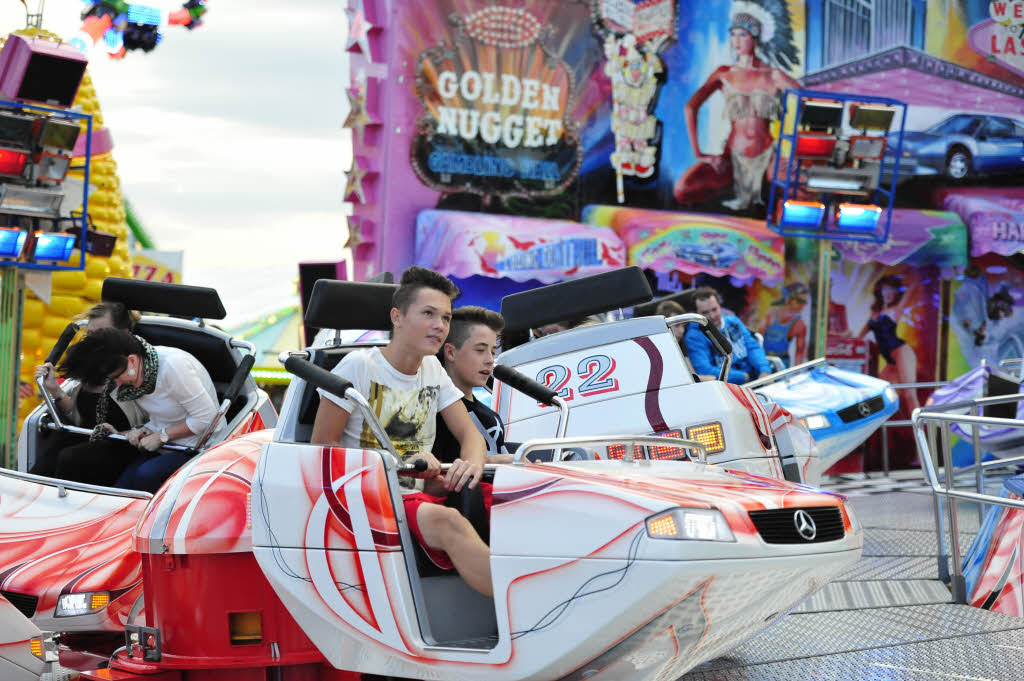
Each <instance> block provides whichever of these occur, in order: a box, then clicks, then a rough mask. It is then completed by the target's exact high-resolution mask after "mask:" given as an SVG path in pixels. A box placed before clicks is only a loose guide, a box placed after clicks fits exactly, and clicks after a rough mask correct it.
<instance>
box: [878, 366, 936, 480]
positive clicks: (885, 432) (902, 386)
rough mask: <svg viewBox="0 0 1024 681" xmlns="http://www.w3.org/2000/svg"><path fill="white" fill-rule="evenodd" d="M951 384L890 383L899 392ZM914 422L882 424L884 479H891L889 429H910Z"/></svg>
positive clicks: (889, 421)
mask: <svg viewBox="0 0 1024 681" xmlns="http://www.w3.org/2000/svg"><path fill="white" fill-rule="evenodd" d="M948 384H949V381H917V382H914V383H890V384H889V385H890V387H891V388H893V389H894V390H896V391H897V393H898V392H899V391H900V390H918V389H920V388H932V389H935V388H942V387H944V386H946V385H948ZM912 424H913V422H912V421H911V420H910V419H899V420H895V419H889V420H888V421H886V422H885V423H883V424H882V427H881V429H880V430H881V436H882V477H885V478H887V477H889V429H890V428H909V427H910V426H911V425H912Z"/></svg>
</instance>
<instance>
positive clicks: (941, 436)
mask: <svg viewBox="0 0 1024 681" xmlns="http://www.w3.org/2000/svg"><path fill="white" fill-rule="evenodd" d="M1020 400H1024V393H1021V394H1017V395H1007V396H999V397H982V398H977V399H974V400H968V401H966V402H960V403H956V404H953V405H941V406H938V407H934V408H932V407H929V408H927V409H921V408H918V409H915V410H914V412H913V414H912V415H911V418H910V421H911V427H912V428H913V434H914V441H915V444H916V445H917V450H918V459H919V460H920V462H921V470H922V472H923V473H924V478H925V482H926V483H927V484H928V485H929V486H930V487H931V489H932V494H933V497H934V501H935V505H934V512H935V531H936V541H937V545H938V554H939V555H938V562H939V575H940V576H942V577H948V578H949V580H950V584H951V587H952V591H953V599H954V601H955V602H957V603H966V602H967V593H966V583H965V580H964V575H963V565H962V556H961V554H960V542H959V539H960V524H959V517H958V515H957V502H958V501H971V502H975V503H977V504H979V508H978V511H979V517H980V516H981V515H982V508H981V506H982V505H983V504H990V505H995V506H1003V507H1006V508H1015V509H1020V510H1024V500H1014V499H1005V498H1003V497H999V496H996V495H992V494H987V493H985V478H984V475H985V471H986V470H989V469H992V468H1002V467H1008V466H1015V465H1016V464H1017V463H1018V462H1019V461H1022V460H1024V456H1019V457H1013V458H1008V459H999V460H996V461H988V462H982V461H981V438H980V433H979V430H978V429H979V428H981V427H984V426H999V427H1003V428H1017V429H1024V420H1021V419H1005V418H997V417H991V416H975V415H971V414H951V413H947V412H948V411H950V410H952V409H964V408H969V409H979V408H981V407H983V406H984V405H986V404H998V403H1007V402H1017V401H1020ZM965 405H966V406H965ZM953 424H966V425H969V426H971V429H970V430H971V434H972V437H971V440H972V444H973V447H974V465H972V466H966V467H963V468H960V469H954V467H953V464H952V461H951V460H950V456H951V447H950V437H951V434H952V433H951V430H950V427H951V426H952V425H953ZM936 440H938V444H936ZM937 466H941V468H942V470H943V473H944V481H943V482H944V483H945V484H943V483H942V482H940V480H939V475H938V470H937ZM972 471H973V472H974V474H975V476H974V477H975V486H976V491H965V490H960V489H955V487H954V485H955V475H956V473H957V472H960V473H969V472H972ZM943 499H946V500H948V502H947V504H946V510H947V516H948V522H949V531H950V545H951V550H952V556H951V557H952V563H953V566H952V569H953V572H952V574H950V573H949V572H948V571H947V568H946V547H945V542H946V535H945V532H944V529H943V524H942V500H943Z"/></svg>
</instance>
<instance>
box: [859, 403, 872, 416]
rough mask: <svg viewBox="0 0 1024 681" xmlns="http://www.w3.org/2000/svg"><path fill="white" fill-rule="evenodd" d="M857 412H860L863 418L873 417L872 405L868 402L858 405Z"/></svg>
mask: <svg viewBox="0 0 1024 681" xmlns="http://www.w3.org/2000/svg"><path fill="white" fill-rule="evenodd" d="M857 411H859V412H860V415H861V416H871V405H870V404H868V403H867V402H861V403H860V404H858V405H857Z"/></svg>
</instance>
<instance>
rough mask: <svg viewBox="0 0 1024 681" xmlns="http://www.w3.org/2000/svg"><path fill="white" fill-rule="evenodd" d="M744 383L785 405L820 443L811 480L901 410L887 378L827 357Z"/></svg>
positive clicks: (762, 394)
mask: <svg viewBox="0 0 1024 681" xmlns="http://www.w3.org/2000/svg"><path fill="white" fill-rule="evenodd" d="M746 387H747V388H749V389H751V390H753V391H754V392H755V393H757V394H758V395H761V396H763V397H764V398H766V399H768V400H771V401H772V402H773V403H775V404H778V405H781V406H782V407H784V408H785V409H786V411H787V412H789V413H790V414H792V416H793V417H795V418H797V419H799V420H800V422H801V423H802V424H803V425H804V426H806V427H807V429H808V430H809V431H810V433H811V436H812V437H813V438H814V444H815V447H816V448H817V457H816V458H815V465H816V470H814V471H813V472H811V471H809V474H808V477H807V478H806V481H807V482H811V483H812V484H813V483H816V482H817V481H818V480H819V479H820V476H821V474H823V473H824V472H825V471H826V470H828V469H829V468H830V467H831V466H832V465H833V464H835V463H836V462H837V461H839V460H840V459H842V458H843V457H844V456H846V455H847V454H849V453H850V452H852V451H853V450H854V449H856V448H857V447H858V446H860V444H861V443H862V442H864V441H865V440H867V439H868V437H870V436H871V434H872V433H874V432H875V431H876V430H878V428H880V427H881V426H882V424H883V423H884V422H885V421H886V420H887V419H888V418H889V417H890V416H892V415H893V414H895V413H896V411H897V410H898V409H899V397H898V396H897V394H896V389H895V388H893V387H892V386H891V385H890V384H889V382H888V381H883V380H882V379H880V378H875V377H874V376H867V375H865V374H860V373H857V372H855V371H847V370H846V369H840V368H838V367H835V366H830V365H829V364H828V363H827V361H826V360H825V359H824V358H819V359H815V360H812V361H810V362H805V363H804V364H799V365H797V366H795V367H791V368H789V369H785V370H783V371H780V372H778V373H775V374H771V375H770V376H765V377H764V378H760V379H758V380H755V381H751V382H750V383H747V384H746Z"/></svg>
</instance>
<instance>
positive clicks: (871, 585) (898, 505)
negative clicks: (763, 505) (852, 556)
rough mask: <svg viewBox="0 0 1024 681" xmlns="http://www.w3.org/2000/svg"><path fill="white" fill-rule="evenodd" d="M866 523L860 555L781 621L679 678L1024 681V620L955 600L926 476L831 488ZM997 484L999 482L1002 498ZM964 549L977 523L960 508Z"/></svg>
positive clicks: (973, 512)
mask: <svg viewBox="0 0 1024 681" xmlns="http://www.w3.org/2000/svg"><path fill="white" fill-rule="evenodd" d="M825 487H826V488H827V489H832V490H834V491H837V492H840V493H842V494H846V495H847V496H849V497H850V501H851V503H852V504H853V507H854V509H855V511H856V512H857V516H858V518H860V521H861V523H862V524H863V525H864V552H863V555H862V557H861V559H860V560H859V561H858V562H857V563H856V564H855V565H853V566H851V567H850V568H849V569H848V570H846V571H845V572H843V573H841V574H840V575H839V576H838V577H837V578H836V579H835V580H834V581H833V582H832V583H830V584H829V585H827V586H826V587H825V588H824V589H822V590H821V591H820V592H818V593H817V594H815V595H814V596H812V597H811V598H809V599H808V600H807V601H805V602H804V603H803V604H802V605H801V606H800V607H799V608H797V609H796V610H794V611H793V612H792V613H790V614H789V615H788V616H786V617H784V618H783V619H782V620H781V621H780V622H778V623H777V624H775V625H774V626H772V627H770V628H769V629H767V630H765V631H764V632H762V633H761V634H759V635H758V636H756V637H754V638H753V639H751V640H749V641H747V642H746V643H745V644H743V645H741V646H740V647H738V648H735V649H733V650H731V651H730V652H729V654H728V655H727V656H725V657H721V658H718V659H716V660H712V661H710V662H707V663H705V664H703V665H701V666H699V667H697V668H696V669H694V670H693V671H691V672H690V673H688V674H686V675H685V676H683V677H682V679H680V681H798V680H801V681H802V680H804V679H809V680H814V681H883V680H884V681H895V680H897V679H899V680H901V681H902V680H906V681H955V680H957V679H963V680H969V681H997V680H998V681H1021V679H1024V619H1020V618H1017V617H1011V616H1008V615H1003V614H999V613H995V612H990V611H987V610H980V609H978V608H973V607H970V606H967V605H956V604H954V603H952V602H951V601H952V597H951V595H950V591H949V589H948V588H947V587H946V585H945V584H943V583H942V582H940V581H939V558H938V554H939V549H938V543H937V540H936V533H935V529H934V528H935V521H934V510H933V509H934V502H933V500H932V495H931V492H930V490H929V489H928V488H927V487H925V486H924V483H923V482H922V481H921V476H920V473H919V472H915V475H914V476H913V477H911V476H907V477H896V478H895V479H894V478H892V477H890V478H889V479H885V480H840V481H836V482H833V483H832V484H829V485H826V486H825ZM999 487H1000V483H999V482H998V481H993V489H991V490H986V491H991V492H994V493H998V491H999ZM959 525H960V546H961V549H962V550H963V551H966V549H967V547H968V546H970V543H971V540H973V539H974V535H975V533H976V532H977V530H978V527H979V513H978V509H977V506H976V505H974V504H960V506H959Z"/></svg>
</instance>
